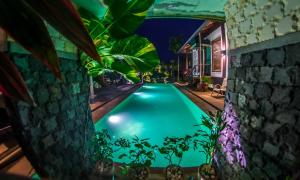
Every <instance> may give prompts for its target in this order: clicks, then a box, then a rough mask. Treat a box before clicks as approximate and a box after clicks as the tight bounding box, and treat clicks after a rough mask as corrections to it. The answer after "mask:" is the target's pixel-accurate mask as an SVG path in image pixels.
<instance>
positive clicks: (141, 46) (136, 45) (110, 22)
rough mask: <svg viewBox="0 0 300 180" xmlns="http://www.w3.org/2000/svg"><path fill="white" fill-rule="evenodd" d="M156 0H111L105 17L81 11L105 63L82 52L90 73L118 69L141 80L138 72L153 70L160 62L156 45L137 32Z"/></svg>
mask: <svg viewBox="0 0 300 180" xmlns="http://www.w3.org/2000/svg"><path fill="white" fill-rule="evenodd" d="M153 2H154V1H153V0H147V1H144V0H131V1H127V0H115V1H111V3H107V6H108V9H107V12H106V15H105V16H104V18H103V19H99V18H97V17H96V16H94V15H93V14H92V13H90V12H88V11H87V10H85V9H80V10H79V12H80V14H81V16H82V18H83V22H84V24H85V25H86V27H87V29H88V30H89V33H90V35H91V37H92V38H93V40H94V43H95V45H96V47H97V50H98V53H99V54H100V55H101V57H102V62H101V63H99V62H97V61H95V60H94V59H93V58H90V57H87V56H86V55H85V54H82V56H81V61H82V64H83V65H84V66H85V67H86V68H87V70H88V73H89V74H90V75H92V76H98V75H101V74H103V73H104V72H107V71H115V72H118V73H120V74H122V75H123V76H124V77H125V78H126V79H128V80H131V81H133V82H138V81H140V78H139V77H138V75H137V74H138V73H145V72H149V71H151V70H152V69H153V68H154V67H155V66H156V65H157V64H159V57H158V55H157V52H156V49H155V47H154V45H153V44H152V43H151V42H150V41H149V40H148V39H146V38H144V37H140V36H137V35H133V33H134V32H135V30H136V29H137V28H138V27H139V26H140V24H141V23H142V22H143V20H144V18H145V15H146V13H147V10H148V9H149V7H150V6H151V5H152V3H153Z"/></svg>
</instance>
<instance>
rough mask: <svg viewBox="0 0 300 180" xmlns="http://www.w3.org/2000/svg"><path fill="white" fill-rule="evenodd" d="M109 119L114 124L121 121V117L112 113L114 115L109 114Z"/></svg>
mask: <svg viewBox="0 0 300 180" xmlns="http://www.w3.org/2000/svg"><path fill="white" fill-rule="evenodd" d="M108 121H109V122H110V123H112V124H117V123H120V122H121V117H120V116H116V115H112V116H109V118H108Z"/></svg>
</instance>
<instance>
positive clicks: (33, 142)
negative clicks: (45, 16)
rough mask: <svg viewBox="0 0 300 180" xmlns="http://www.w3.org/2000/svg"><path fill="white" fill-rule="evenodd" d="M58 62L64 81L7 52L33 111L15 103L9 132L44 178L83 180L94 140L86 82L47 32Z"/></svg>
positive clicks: (66, 45) (69, 49) (65, 46)
mask: <svg viewBox="0 0 300 180" xmlns="http://www.w3.org/2000/svg"><path fill="white" fill-rule="evenodd" d="M48 30H49V32H50V35H51V38H52V40H53V42H54V44H55V47H56V50H57V53H58V56H59V57H60V65H61V72H62V76H63V81H60V80H58V79H56V78H55V77H54V75H53V74H52V73H51V72H50V71H49V70H48V68H46V66H44V65H43V64H42V63H41V62H40V61H38V60H36V59H35V58H34V57H33V56H32V55H31V54H30V53H29V52H27V51H26V50H24V49H23V48H22V47H20V46H19V45H18V44H16V43H15V42H13V41H11V40H9V41H8V44H9V45H8V46H7V47H8V49H7V51H8V52H9V53H10V56H11V59H13V60H14V62H15V64H16V65H17V67H18V69H19V70H20V72H21V74H22V76H23V78H24V80H25V81H26V84H27V85H28V88H29V90H30V92H31V94H32V95H33V97H34V99H35V101H36V104H37V106H36V107H30V106H29V105H27V104H25V103H23V102H18V104H17V108H16V109H17V111H18V112H19V118H17V119H19V120H16V121H14V123H13V129H14V131H15V134H16V137H17V140H18V141H19V142H20V145H21V146H22V150H23V152H24V153H25V155H26V156H27V158H28V159H29V161H30V162H31V164H32V165H33V167H34V168H35V170H36V171H37V172H38V174H39V175H40V176H42V177H51V178H54V179H86V178H84V177H82V176H86V175H89V173H90V170H91V168H92V167H93V162H92V160H91V158H92V153H93V147H92V144H91V140H92V138H93V136H94V125H93V122H92V116H91V110H90V106H89V80H88V76H87V73H86V72H85V69H84V68H83V67H82V66H81V65H80V62H79V60H78V51H77V48H76V47H75V46H74V45H73V44H72V43H70V42H69V41H68V40H66V39H65V38H64V37H63V36H62V35H60V34H59V33H58V32H57V31H55V30H54V29H53V28H52V27H50V26H48Z"/></svg>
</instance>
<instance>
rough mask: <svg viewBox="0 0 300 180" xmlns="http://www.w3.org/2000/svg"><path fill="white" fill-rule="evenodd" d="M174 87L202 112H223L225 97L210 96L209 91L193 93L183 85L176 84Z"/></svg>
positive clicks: (193, 91) (215, 94)
mask: <svg viewBox="0 0 300 180" xmlns="http://www.w3.org/2000/svg"><path fill="white" fill-rule="evenodd" d="M176 86H177V87H179V89H180V90H181V91H182V92H183V93H184V94H185V95H187V96H188V97H189V98H190V99H191V100H192V101H193V102H194V103H195V104H197V105H198V106H199V107H200V108H201V109H203V110H204V111H206V112H208V111H216V110H219V111H223V110H224V100H225V97H224V96H222V95H217V93H214V94H213V95H211V91H207V92H200V91H195V90H192V89H191V88H189V87H188V86H186V85H185V84H179V83H176Z"/></svg>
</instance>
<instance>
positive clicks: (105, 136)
mask: <svg viewBox="0 0 300 180" xmlns="http://www.w3.org/2000/svg"><path fill="white" fill-rule="evenodd" d="M93 143H94V156H93V159H94V161H95V162H96V166H95V174H97V175H105V174H109V173H111V172H112V167H113V160H112V158H113V156H114V153H116V152H118V151H119V150H121V149H126V148H128V147H130V143H129V141H128V140H126V139H124V138H118V139H116V140H113V139H112V138H111V136H110V134H109V133H108V130H107V129H103V130H101V131H97V132H96V135H95V138H94V140H93Z"/></svg>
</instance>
